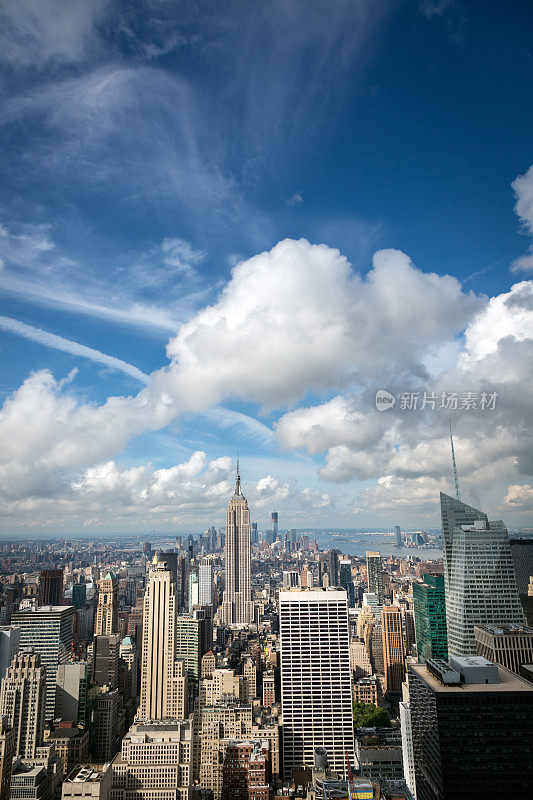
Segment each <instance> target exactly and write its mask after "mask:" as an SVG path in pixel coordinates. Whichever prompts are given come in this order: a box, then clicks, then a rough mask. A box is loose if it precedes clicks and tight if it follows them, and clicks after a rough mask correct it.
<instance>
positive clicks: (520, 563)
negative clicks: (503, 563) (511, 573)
mask: <svg viewBox="0 0 533 800" xmlns="http://www.w3.org/2000/svg"><path fill="white" fill-rule="evenodd" d="M509 544H510V546H511V556H512V558H513V564H514V569H515V575H516V582H517V584H518V594H519V595H520V602H521V604H522V609H523V611H524V616H525V620H526V624H527V625H529V627H530V628H532V627H533V577H532V576H533V539H511V540H510V542H509Z"/></svg>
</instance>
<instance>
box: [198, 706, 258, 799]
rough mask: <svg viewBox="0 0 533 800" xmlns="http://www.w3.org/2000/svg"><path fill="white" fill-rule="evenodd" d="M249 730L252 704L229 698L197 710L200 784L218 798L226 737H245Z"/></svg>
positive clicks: (247, 735) (220, 788)
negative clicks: (199, 745)
mask: <svg viewBox="0 0 533 800" xmlns="http://www.w3.org/2000/svg"><path fill="white" fill-rule="evenodd" d="M251 732H252V707H251V706H249V705H241V704H240V703H239V702H238V701H235V702H231V701H229V700H227V701H225V702H220V703H219V704H217V705H215V706H208V707H206V708H203V709H202V710H201V713H200V744H201V766H200V785H201V786H202V788H203V789H207V790H210V791H211V792H212V793H213V800H220V796H221V793H222V777H223V776H222V766H223V758H222V753H223V745H222V742H223V740H225V739H246V738H248V737H249V735H250V734H251Z"/></svg>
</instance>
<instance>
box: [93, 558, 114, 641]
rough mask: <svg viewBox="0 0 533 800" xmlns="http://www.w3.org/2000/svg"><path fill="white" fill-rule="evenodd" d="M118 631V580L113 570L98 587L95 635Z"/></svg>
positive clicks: (106, 634)
mask: <svg viewBox="0 0 533 800" xmlns="http://www.w3.org/2000/svg"><path fill="white" fill-rule="evenodd" d="M114 633H118V582H117V578H116V576H115V575H114V574H113V573H112V572H108V573H107V575H106V576H105V578H102V579H101V581H100V585H99V587H98V605H97V607H96V622H95V625H94V635H95V636H111V634H114Z"/></svg>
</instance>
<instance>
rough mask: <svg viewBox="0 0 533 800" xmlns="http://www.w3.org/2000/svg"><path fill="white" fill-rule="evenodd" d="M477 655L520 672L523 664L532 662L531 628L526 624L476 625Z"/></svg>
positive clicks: (532, 634) (532, 635)
mask: <svg viewBox="0 0 533 800" xmlns="http://www.w3.org/2000/svg"><path fill="white" fill-rule="evenodd" d="M474 638H475V642H476V652H477V655H478V656H484V657H485V658H487V659H488V660H489V661H492V662H493V664H501V665H502V667H505V668H506V669H510V670H511V672H515V673H516V674H517V675H519V674H520V667H521V666H522V665H523V664H533V628H528V627H527V626H526V625H476V626H474Z"/></svg>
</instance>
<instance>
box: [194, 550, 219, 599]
mask: <svg viewBox="0 0 533 800" xmlns="http://www.w3.org/2000/svg"><path fill="white" fill-rule="evenodd" d="M198 582H199V590H198V595H199V596H198V604H199V605H201V606H212V607H214V605H215V602H214V599H215V597H214V595H215V593H214V574H213V562H212V561H211V559H209V558H202V560H201V562H200V566H199V567H198Z"/></svg>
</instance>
